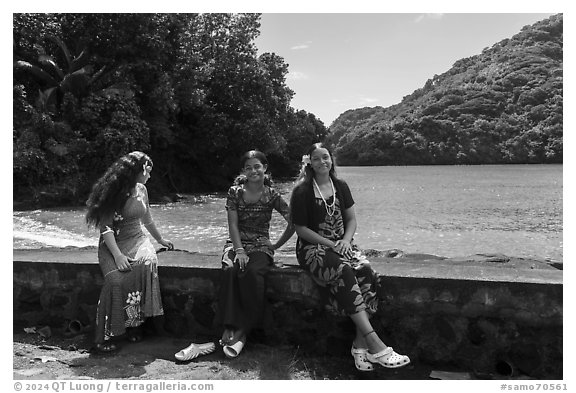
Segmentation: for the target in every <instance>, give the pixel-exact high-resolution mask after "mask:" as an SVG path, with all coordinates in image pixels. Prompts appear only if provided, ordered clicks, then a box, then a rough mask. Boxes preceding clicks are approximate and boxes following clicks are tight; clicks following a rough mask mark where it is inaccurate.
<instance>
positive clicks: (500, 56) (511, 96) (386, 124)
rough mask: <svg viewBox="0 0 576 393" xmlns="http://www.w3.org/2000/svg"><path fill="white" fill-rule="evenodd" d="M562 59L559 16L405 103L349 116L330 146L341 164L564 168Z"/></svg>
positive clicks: (335, 127) (335, 128)
mask: <svg viewBox="0 0 576 393" xmlns="http://www.w3.org/2000/svg"><path fill="white" fill-rule="evenodd" d="M562 59H563V15H562V14H558V15H554V16H551V17H550V18H548V19H546V20H543V21H540V22H537V23H535V24H533V25H531V26H525V27H524V28H522V30H521V31H520V33H518V34H516V35H514V36H513V37H512V38H509V39H504V40H502V41H500V42H498V43H496V44H494V45H493V46H492V47H491V48H486V49H484V50H483V51H482V53H481V54H479V55H475V56H471V57H468V58H464V59H460V60H458V61H456V62H455V63H454V65H453V66H452V68H451V69H450V70H448V71H447V72H445V73H443V74H441V75H434V76H433V77H432V78H431V79H429V80H428V81H427V82H426V84H425V85H424V86H423V87H422V88H420V89H417V90H415V91H414V92H413V93H412V94H410V95H408V96H406V97H404V98H403V99H402V101H401V102H400V103H399V104H396V105H393V106H390V107H388V108H382V107H374V108H361V109H353V110H348V111H346V112H344V113H343V114H341V115H340V116H339V117H338V118H337V119H336V120H335V121H334V123H333V124H332V125H331V126H330V129H329V134H328V136H327V138H326V140H325V141H326V143H327V144H328V145H329V146H331V147H332V148H333V150H334V153H335V155H336V157H337V160H338V164H339V165H432V164H505V163H562V154H563V151H562V144H563V142H562V132H563V118H562V108H563V61H562ZM383 88H385V87H384V86H383Z"/></svg>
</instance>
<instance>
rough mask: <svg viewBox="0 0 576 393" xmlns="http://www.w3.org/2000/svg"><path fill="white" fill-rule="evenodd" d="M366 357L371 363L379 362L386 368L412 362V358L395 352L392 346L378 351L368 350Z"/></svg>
mask: <svg viewBox="0 0 576 393" xmlns="http://www.w3.org/2000/svg"><path fill="white" fill-rule="evenodd" d="M366 359H367V360H368V361H369V362H370V363H377V364H379V365H381V366H382V367H386V368H398V367H403V366H406V365H407V364H409V363H410V358H409V357H408V356H406V355H400V354H398V353H396V352H394V349H392V347H388V348H386V349H384V350H383V351H380V352H378V353H370V352H366Z"/></svg>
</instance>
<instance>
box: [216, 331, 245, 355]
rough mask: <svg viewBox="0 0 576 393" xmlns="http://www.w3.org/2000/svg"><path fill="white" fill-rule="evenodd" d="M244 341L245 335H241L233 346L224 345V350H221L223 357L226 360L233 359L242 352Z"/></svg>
mask: <svg viewBox="0 0 576 393" xmlns="http://www.w3.org/2000/svg"><path fill="white" fill-rule="evenodd" d="M245 341H246V335H243V336H242V337H240V338H239V339H238V341H236V342H235V343H234V344H232V345H224V348H222V351H223V352H224V355H226V357H228V358H235V357H236V356H238V355H240V352H242V349H243V348H244V344H245Z"/></svg>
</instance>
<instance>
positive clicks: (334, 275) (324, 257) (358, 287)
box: [296, 244, 378, 316]
mask: <svg viewBox="0 0 576 393" xmlns="http://www.w3.org/2000/svg"><path fill="white" fill-rule="evenodd" d="M296 255H297V258H298V263H299V264H300V266H302V267H303V268H304V269H305V270H307V271H308V272H309V273H310V275H311V276H312V279H313V280H314V281H315V282H316V283H317V284H318V285H319V287H320V292H321V294H322V295H323V297H324V299H325V304H326V308H327V309H328V310H329V311H330V312H332V313H333V314H336V315H340V316H349V315H352V314H356V313H358V312H360V311H366V312H367V313H368V314H374V313H375V312H376V310H377V309H378V297H377V292H378V273H376V272H375V271H374V269H372V267H371V266H370V262H369V261H368V259H366V257H365V256H364V255H362V253H361V252H360V251H359V250H358V249H356V250H355V251H354V257H353V258H351V259H349V258H345V257H343V256H341V255H339V254H337V253H336V252H334V250H332V249H331V248H329V247H326V246H323V245H319V244H311V245H305V246H302V247H301V248H299V249H298V250H297V252H296Z"/></svg>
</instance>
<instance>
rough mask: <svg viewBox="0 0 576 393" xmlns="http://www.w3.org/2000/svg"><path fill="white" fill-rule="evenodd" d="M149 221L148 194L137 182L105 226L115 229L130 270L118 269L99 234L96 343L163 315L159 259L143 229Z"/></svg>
mask: <svg viewBox="0 0 576 393" xmlns="http://www.w3.org/2000/svg"><path fill="white" fill-rule="evenodd" d="M151 221H152V218H151V215H150V206H149V203H148V193H147V191H146V187H145V186H144V185H143V184H137V187H136V195H135V196H132V197H130V198H128V200H127V201H126V203H125V205H124V207H123V208H122V211H121V212H119V213H116V214H115V217H114V218H113V220H112V222H110V223H108V224H109V225H108V227H109V228H110V229H112V230H113V231H114V237H115V239H116V243H117V244H118V248H119V249H120V251H122V253H123V254H124V255H126V256H128V257H130V258H134V259H136V262H134V263H132V264H131V265H132V270H130V271H126V272H121V271H119V270H118V268H117V266H116V263H115V262H114V257H113V256H112V254H111V253H110V251H109V250H108V247H107V246H106V243H105V242H104V239H103V237H102V236H100V241H99V245H98V262H99V264H100V268H101V270H102V274H103V275H104V285H103V287H102V290H101V292H100V299H99V301H98V308H97V312H96V339H95V342H96V343H102V342H104V341H105V340H108V339H109V338H111V337H114V336H119V335H122V334H124V333H125V332H126V328H127V327H136V326H139V325H141V324H142V323H143V322H144V320H145V318H147V317H153V316H159V315H163V314H164V310H163V308H162V299H161V296H160V284H159V279H158V258H157V256H156V251H155V249H154V246H153V245H152V243H151V242H150V239H149V238H148V236H147V235H146V234H145V233H144V231H143V230H142V224H148V223H150V222H151Z"/></svg>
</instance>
